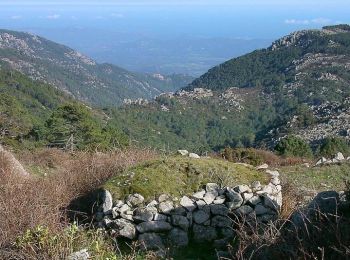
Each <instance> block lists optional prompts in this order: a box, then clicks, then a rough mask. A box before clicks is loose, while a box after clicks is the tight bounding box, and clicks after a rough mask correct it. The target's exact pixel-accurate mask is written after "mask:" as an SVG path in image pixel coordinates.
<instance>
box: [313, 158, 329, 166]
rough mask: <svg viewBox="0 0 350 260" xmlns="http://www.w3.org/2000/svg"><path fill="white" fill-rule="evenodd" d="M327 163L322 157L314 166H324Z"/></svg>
mask: <svg viewBox="0 0 350 260" xmlns="http://www.w3.org/2000/svg"><path fill="white" fill-rule="evenodd" d="M326 162H327V159H326V158H324V157H322V158H321V159H319V160H318V161H317V162H316V166H318V165H321V164H324V163H326Z"/></svg>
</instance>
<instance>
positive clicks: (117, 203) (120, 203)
mask: <svg viewBox="0 0 350 260" xmlns="http://www.w3.org/2000/svg"><path fill="white" fill-rule="evenodd" d="M123 204H124V202H123V201H122V200H116V201H115V202H114V203H113V205H114V207H117V208H120V207H121V206H123Z"/></svg>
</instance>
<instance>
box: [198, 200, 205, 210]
mask: <svg viewBox="0 0 350 260" xmlns="http://www.w3.org/2000/svg"><path fill="white" fill-rule="evenodd" d="M196 204H197V207H198V208H199V209H201V208H203V206H205V205H207V203H205V201H204V200H197V201H196Z"/></svg>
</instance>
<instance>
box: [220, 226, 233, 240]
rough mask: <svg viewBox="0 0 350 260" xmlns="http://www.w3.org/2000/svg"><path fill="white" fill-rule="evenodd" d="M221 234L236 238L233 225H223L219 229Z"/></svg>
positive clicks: (225, 236)
mask: <svg viewBox="0 0 350 260" xmlns="http://www.w3.org/2000/svg"><path fill="white" fill-rule="evenodd" d="M219 231H220V235H221V236H222V237H223V238H234V237H235V231H234V230H233V228H232V227H223V228H220V229H219Z"/></svg>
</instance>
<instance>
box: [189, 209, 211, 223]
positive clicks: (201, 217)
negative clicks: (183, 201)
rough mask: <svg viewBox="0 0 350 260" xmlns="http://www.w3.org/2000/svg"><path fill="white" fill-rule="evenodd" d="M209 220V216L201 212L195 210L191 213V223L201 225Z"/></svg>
mask: <svg viewBox="0 0 350 260" xmlns="http://www.w3.org/2000/svg"><path fill="white" fill-rule="evenodd" d="M209 218H210V215H209V214H208V213H207V212H205V211H203V210H196V211H194V212H193V221H194V222H195V223H197V224H203V223H204V222H206V221H207V220H208V219H209Z"/></svg>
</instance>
